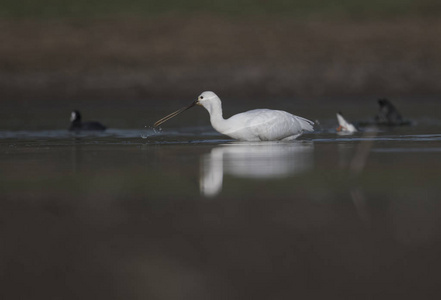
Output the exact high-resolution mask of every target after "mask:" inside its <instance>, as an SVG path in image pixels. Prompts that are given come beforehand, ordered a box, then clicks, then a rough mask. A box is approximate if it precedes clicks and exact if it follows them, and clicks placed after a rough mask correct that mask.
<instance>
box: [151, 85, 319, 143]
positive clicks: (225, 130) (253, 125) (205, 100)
mask: <svg viewBox="0 0 441 300" xmlns="http://www.w3.org/2000/svg"><path fill="white" fill-rule="evenodd" d="M194 105H201V106H203V107H204V108H205V109H206V110H207V111H208V113H209V114H210V122H211V125H212V126H213V128H214V129H215V130H216V131H218V132H220V133H222V134H225V135H227V136H229V137H232V138H233V139H237V140H241V141H250V142H254V141H278V140H282V141H289V140H294V139H295V138H297V137H298V136H300V135H301V134H302V133H303V132H305V131H313V130H314V128H313V125H314V122H312V121H310V120H307V119H305V118H302V117H298V116H295V115H292V114H290V113H287V112H285V111H281V110H271V109H254V110H250V111H246V112H243V113H240V114H237V115H234V116H232V117H230V118H228V119H224V118H223V115H222V102H221V100H220V99H219V97H218V96H217V95H216V94H215V93H213V92H210V91H207V92H203V93H202V94H201V95H200V96H199V97H198V99H197V100H196V101H195V102H193V103H192V104H191V105H190V106H188V107H185V108H182V109H180V110H178V111H176V112H174V113H172V114H170V115H168V116H166V117H164V118H162V119H161V120H159V121H157V122H156V123H155V126H159V125H160V124H162V123H164V122H165V121H167V120H169V119H170V118H172V117H174V116H176V115H178V114H179V113H181V112H183V111H185V110H187V109H188V108H190V107H193V106H194Z"/></svg>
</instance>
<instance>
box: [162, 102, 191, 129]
mask: <svg viewBox="0 0 441 300" xmlns="http://www.w3.org/2000/svg"><path fill="white" fill-rule="evenodd" d="M195 105H196V102H193V103H192V104H190V105H189V106H186V107H183V108H181V109H178V110H177V111H175V112H173V113H171V114H169V115H167V116H165V117H164V118H162V119H160V120H158V121H156V122H155V124H153V126H154V127H158V126H159V125H161V124H162V123H164V122H167V121H168V120H170V119H171V118H173V117H176V116H177V115H179V114H180V113H181V112H184V111H186V110H187V109H189V108H192V107H193V106H195Z"/></svg>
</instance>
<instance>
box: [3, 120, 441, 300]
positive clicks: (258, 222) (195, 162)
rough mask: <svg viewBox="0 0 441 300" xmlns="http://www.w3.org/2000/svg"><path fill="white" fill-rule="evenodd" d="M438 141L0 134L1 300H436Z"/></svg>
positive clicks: (390, 135)
mask: <svg viewBox="0 0 441 300" xmlns="http://www.w3.org/2000/svg"><path fill="white" fill-rule="evenodd" d="M330 128H332V127H330ZM440 128H441V127H438V126H436V125H433V123H432V124H431V126H419V127H415V128H396V129H382V130H380V131H379V132H377V133H375V135H366V133H363V132H362V133H356V134H354V135H351V136H338V135H336V134H335V132H334V131H333V130H331V129H329V130H322V131H320V132H317V133H313V134H308V135H304V136H302V137H301V138H300V139H299V140H298V141H295V142H293V143H257V144H254V143H238V142H233V141H231V140H229V139H226V138H225V137H223V136H220V135H218V134H217V133H215V132H213V131H212V130H211V129H210V128H207V127H194V128H183V129H179V130H164V131H162V132H154V131H153V130H151V129H149V128H143V129H140V130H123V129H120V130H117V129H115V130H109V131H107V132H105V133H100V134H92V135H74V134H71V133H68V132H67V131H62V130H60V131H44V132H43V131H34V132H28V131H23V132H14V131H2V132H0V169H1V170H2V172H1V175H0V180H1V185H0V195H1V201H0V236H1V244H0V253H1V259H0V274H1V280H2V284H3V287H2V291H1V292H0V293H1V294H3V295H4V296H5V299H6V298H8V299H10V298H57V299H58V298H62V299H70V298H72V299H78V298H98V297H99V298H108V299H113V298H122V299H127V298H142V299H217V298H222V299H225V298H226V299H287V298H289V299H292V298H306V299H315V298H324V297H326V298H338V299H341V298H343V299H349V298H350V299H360V298H361V299H365V298H369V299H372V298H375V299H389V298H390V297H392V296H399V297H400V298H405V299H413V298H435V297H438V296H440V295H441V287H440V285H439V275H440V270H441V258H440V255H439V253H440V252H441V202H440V199H441V188H440V184H439V182H440V178H441V177H440V175H441V172H440V170H441V159H440V158H441V150H440V149H441V134H439V132H440ZM363 151H365V152H366V155H365V156H363V155H361V158H357V157H360V153H363ZM357 159H362V160H364V161H362V167H361V168H360V169H359V171H356V170H357V169H356V167H354V164H356V163H357Z"/></svg>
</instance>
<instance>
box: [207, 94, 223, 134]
mask: <svg viewBox="0 0 441 300" xmlns="http://www.w3.org/2000/svg"><path fill="white" fill-rule="evenodd" d="M207 110H208V112H209V113H210V122H211V125H212V126H213V127H214V129H216V130H217V131H219V132H223V131H224V129H225V126H226V124H225V119H224V117H223V115H222V104H221V102H220V101H219V102H214V103H212V105H210V107H209V108H207Z"/></svg>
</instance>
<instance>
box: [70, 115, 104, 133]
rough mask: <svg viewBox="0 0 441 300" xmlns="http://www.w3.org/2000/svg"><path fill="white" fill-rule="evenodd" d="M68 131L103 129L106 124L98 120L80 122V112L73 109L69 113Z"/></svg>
mask: <svg viewBox="0 0 441 300" xmlns="http://www.w3.org/2000/svg"><path fill="white" fill-rule="evenodd" d="M69 130H70V131H103V130H106V126H104V125H103V124H101V123H99V122H81V114H80V112H79V111H78V110H74V111H73V112H72V113H71V115H70V128H69Z"/></svg>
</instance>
